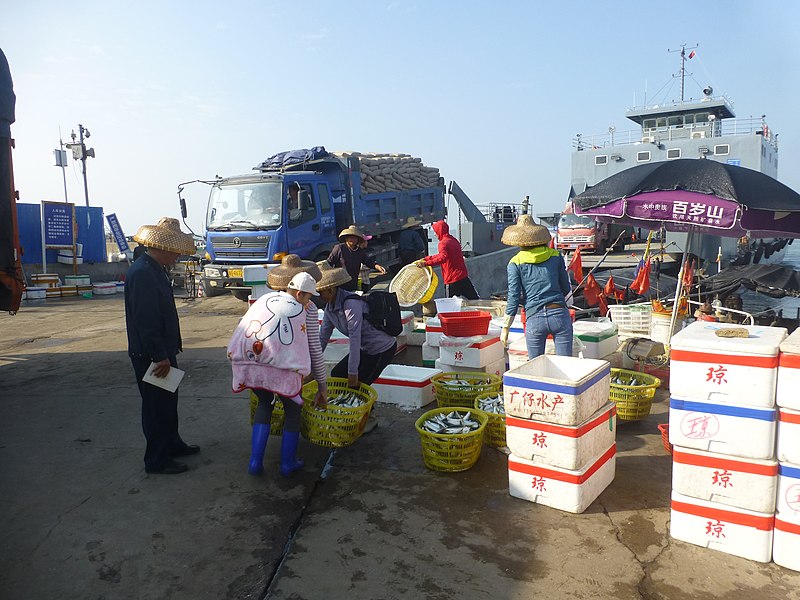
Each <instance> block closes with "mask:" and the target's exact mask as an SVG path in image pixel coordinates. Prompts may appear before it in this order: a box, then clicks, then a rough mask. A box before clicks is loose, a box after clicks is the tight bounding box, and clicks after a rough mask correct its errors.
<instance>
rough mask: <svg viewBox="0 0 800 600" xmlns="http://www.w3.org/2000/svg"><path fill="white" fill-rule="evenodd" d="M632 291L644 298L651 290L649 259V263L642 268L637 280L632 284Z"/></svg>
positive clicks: (648, 260)
mask: <svg viewBox="0 0 800 600" xmlns="http://www.w3.org/2000/svg"><path fill="white" fill-rule="evenodd" d="M631 289H632V290H633V291H634V292H636V293H637V294H639V295H640V296H644V295H645V294H646V293H647V292H648V291H649V290H650V259H649V258H648V259H647V261H645V263H644V265H643V266H642V268H641V269H639V273H638V274H637V275H636V278H635V279H634V280H633V283H631Z"/></svg>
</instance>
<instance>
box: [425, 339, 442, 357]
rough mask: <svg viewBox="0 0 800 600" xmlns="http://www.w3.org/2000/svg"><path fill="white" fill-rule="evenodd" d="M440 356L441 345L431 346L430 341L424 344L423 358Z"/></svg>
mask: <svg viewBox="0 0 800 600" xmlns="http://www.w3.org/2000/svg"><path fill="white" fill-rule="evenodd" d="M437 358H439V346H431V345H430V344H429V343H428V342H425V343H424V344H422V360H436V359H437Z"/></svg>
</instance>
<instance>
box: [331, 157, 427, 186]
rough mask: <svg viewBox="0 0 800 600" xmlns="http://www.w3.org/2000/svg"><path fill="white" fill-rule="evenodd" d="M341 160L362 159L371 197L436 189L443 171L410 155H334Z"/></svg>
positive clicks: (366, 183)
mask: <svg viewBox="0 0 800 600" xmlns="http://www.w3.org/2000/svg"><path fill="white" fill-rule="evenodd" d="M332 154H333V155H334V156H337V157H339V158H347V157H349V156H355V157H358V159H359V162H360V163H361V188H362V190H363V191H364V192H365V193H367V194H380V193H383V192H389V191H400V190H412V189H419V188H432V187H437V186H439V185H440V181H439V169H437V168H436V167H426V166H425V165H423V164H422V159H421V158H416V157H413V156H411V155H410V154H378V153H374V152H363V153H362V152H332Z"/></svg>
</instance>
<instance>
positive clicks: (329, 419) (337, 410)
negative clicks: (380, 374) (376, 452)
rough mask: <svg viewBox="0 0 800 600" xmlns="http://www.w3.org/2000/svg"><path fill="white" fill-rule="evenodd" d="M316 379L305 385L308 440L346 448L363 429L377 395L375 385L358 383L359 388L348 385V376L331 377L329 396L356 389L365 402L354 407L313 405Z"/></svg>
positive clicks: (304, 413) (303, 429) (319, 444)
mask: <svg viewBox="0 0 800 600" xmlns="http://www.w3.org/2000/svg"><path fill="white" fill-rule="evenodd" d="M317 387H318V386H317V382H316V381H311V382H309V383H307V384H306V385H304V386H303V401H304V402H303V426H302V429H301V431H302V433H303V437H305V438H306V439H307V440H308V441H309V442H311V443H313V444H317V445H318V446H326V447H328V448H343V447H344V446H349V445H350V444H352V443H353V442H355V441H356V440H357V439H358V438H359V437H361V434H362V433H363V431H364V425H365V424H366V422H367V418H369V413H370V411H371V410H372V407H373V406H374V405H375V401H376V400H377V399H378V392H376V391H375V388H373V387H372V386H369V385H367V384H366V383H361V384H359V387H358V389H353V388H351V387H349V386H348V385H347V379H342V378H338V377H329V378H328V397H329V398H332V397H334V396H336V395H338V394H339V393H340V392H345V391H347V392H353V393H354V394H356V395H357V396H359V397H360V398H361V399H362V400H365V401H366V404H363V405H362V406H357V407H355V408H348V407H346V406H333V405H329V406H328V407H327V408H322V409H320V408H317V407H315V406H314V395H315V394H316V393H317Z"/></svg>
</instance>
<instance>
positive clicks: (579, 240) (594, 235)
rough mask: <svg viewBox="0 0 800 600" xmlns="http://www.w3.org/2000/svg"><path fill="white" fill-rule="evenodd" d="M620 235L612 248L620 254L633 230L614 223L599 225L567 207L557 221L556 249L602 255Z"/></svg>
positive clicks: (629, 240) (628, 241) (630, 238)
mask: <svg viewBox="0 0 800 600" xmlns="http://www.w3.org/2000/svg"><path fill="white" fill-rule="evenodd" d="M620 233H622V237H621V238H619V241H618V242H617V244H616V245H615V246H614V251H615V252H621V251H622V250H624V249H625V244H629V243H630V242H631V241H632V239H633V237H632V236H633V230H632V229H631V228H630V227H625V226H624V225H618V224H616V223H600V222H598V221H596V220H595V219H594V218H593V217H589V216H586V215H576V214H574V213H573V212H572V206H568V207H567V208H566V209H564V212H562V213H561V217H560V218H559V220H558V238H557V240H556V248H558V249H559V250H577V249H578V248H580V249H581V250H582V251H591V252H594V253H595V254H604V253H605V251H606V250H607V249H608V247H609V246H611V245H612V244H613V243H614V242H615V241H616V240H617V237H618V236H619V235H620Z"/></svg>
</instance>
